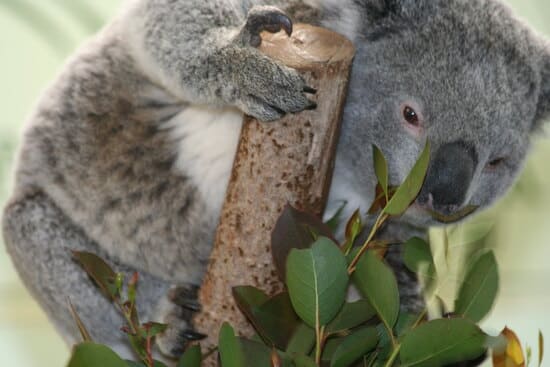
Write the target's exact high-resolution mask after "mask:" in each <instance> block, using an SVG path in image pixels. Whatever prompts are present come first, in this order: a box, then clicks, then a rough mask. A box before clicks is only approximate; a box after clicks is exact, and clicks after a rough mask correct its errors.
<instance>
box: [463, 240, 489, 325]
mask: <svg viewBox="0 0 550 367" xmlns="http://www.w3.org/2000/svg"><path fill="white" fill-rule="evenodd" d="M498 283H499V281H498V266H497V262H496V259H495V255H494V254H493V252H492V251H491V252H487V253H486V254H484V255H482V256H481V257H480V258H479V259H478V260H477V261H476V262H475V263H474V264H473V265H472V267H471V268H470V270H469V271H468V273H467V274H466V277H465V278H464V282H463V283H462V287H461V288H460V292H459V293H458V298H457V300H456V301H455V313H456V314H458V315H463V316H464V317H466V318H468V319H470V320H472V321H474V322H479V321H480V320H481V319H483V318H484V317H485V316H486V315H487V314H488V313H489V311H490V310H491V308H492V307H493V304H494V302H495V298H496V295H497V292H498Z"/></svg>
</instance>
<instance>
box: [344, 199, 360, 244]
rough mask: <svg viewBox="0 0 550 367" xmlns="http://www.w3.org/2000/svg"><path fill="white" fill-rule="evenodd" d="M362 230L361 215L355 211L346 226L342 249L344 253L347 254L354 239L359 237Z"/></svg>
mask: <svg viewBox="0 0 550 367" xmlns="http://www.w3.org/2000/svg"><path fill="white" fill-rule="evenodd" d="M362 230H363V223H362V222H361V213H360V212H359V209H357V210H356V211H355V212H354V213H353V215H352V216H351V218H350V219H349V220H348V223H347V224H346V232H345V234H346V243H345V244H344V247H343V250H344V252H345V253H348V252H349V251H350V249H351V248H352V247H353V243H354V242H355V239H356V238H357V236H359V234H360V233H361V231H362Z"/></svg>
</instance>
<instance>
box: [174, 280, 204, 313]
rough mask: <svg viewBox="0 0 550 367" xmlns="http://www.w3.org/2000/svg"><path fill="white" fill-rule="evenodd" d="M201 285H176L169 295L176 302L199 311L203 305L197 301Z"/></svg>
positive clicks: (188, 308) (190, 309) (187, 308)
mask: <svg viewBox="0 0 550 367" xmlns="http://www.w3.org/2000/svg"><path fill="white" fill-rule="evenodd" d="M198 291H199V287H198V286H196V285H192V286H189V287H175V288H172V289H171V290H170V293H169V295H168V297H169V298H170V300H171V301H172V302H174V304H176V305H178V306H180V307H182V308H184V309H186V310H189V311H192V312H199V311H200V310H201V309H202V307H201V305H200V303H199V302H198V301H197V298H198Z"/></svg>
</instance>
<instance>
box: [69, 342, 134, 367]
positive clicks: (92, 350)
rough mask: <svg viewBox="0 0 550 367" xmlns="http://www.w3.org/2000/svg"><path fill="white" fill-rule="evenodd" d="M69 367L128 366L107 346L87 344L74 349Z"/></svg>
mask: <svg viewBox="0 0 550 367" xmlns="http://www.w3.org/2000/svg"><path fill="white" fill-rule="evenodd" d="M67 367H127V364H126V362H125V361H124V360H123V359H122V358H120V357H119V356H118V355H117V354H116V353H115V352H113V351H112V350H111V349H109V348H108V347H106V346H105V345H101V344H95V343H90V342H85V343H81V344H78V345H76V346H75V347H74V348H73V353H72V356H71V359H70V361H69V364H68V365H67Z"/></svg>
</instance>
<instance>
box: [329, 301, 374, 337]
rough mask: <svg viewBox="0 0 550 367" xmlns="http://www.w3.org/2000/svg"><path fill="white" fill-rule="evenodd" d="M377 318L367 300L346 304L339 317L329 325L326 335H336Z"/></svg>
mask: <svg viewBox="0 0 550 367" xmlns="http://www.w3.org/2000/svg"><path fill="white" fill-rule="evenodd" d="M374 316H376V311H375V310H374V308H373V307H372V306H371V305H370V303H369V301H367V300H366V299H362V300H359V301H357V302H353V303H346V304H344V306H343V307H342V309H341V310H340V312H338V315H336V317H335V318H334V320H332V321H331V322H330V324H328V325H327V328H326V333H327V334H335V333H340V332H343V331H346V330H349V329H353V328H354V327H357V326H359V325H361V324H363V323H365V322H367V321H368V320H370V319H372V318H373V317H374Z"/></svg>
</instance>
